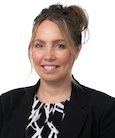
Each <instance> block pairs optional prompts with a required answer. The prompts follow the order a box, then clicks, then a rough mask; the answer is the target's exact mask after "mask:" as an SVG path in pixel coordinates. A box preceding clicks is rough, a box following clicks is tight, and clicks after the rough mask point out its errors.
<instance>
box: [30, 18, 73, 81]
mask: <svg viewBox="0 0 115 138" xmlns="http://www.w3.org/2000/svg"><path fill="white" fill-rule="evenodd" d="M31 54H32V57H31V58H32V62H33V65H34V68H35V70H36V72H37V73H38V75H39V76H40V78H41V79H43V80H45V81H53V82H54V81H60V80H65V79H69V78H70V77H71V69H72V64H73V56H72V55H71V53H70V51H69V50H68V48H67V47H66V44H65V41H64V38H63V36H62V33H61V31H60V29H59V27H58V26H57V24H56V23H54V22H52V21H49V20H45V21H43V22H42V23H41V24H40V25H39V27H38V29H37V32H36V36H35V39H34V42H33V47H32V48H31ZM68 77H69V78H68Z"/></svg>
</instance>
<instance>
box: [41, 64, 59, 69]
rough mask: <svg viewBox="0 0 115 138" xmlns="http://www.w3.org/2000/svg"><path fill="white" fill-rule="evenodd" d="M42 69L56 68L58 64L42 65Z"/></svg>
mask: <svg viewBox="0 0 115 138" xmlns="http://www.w3.org/2000/svg"><path fill="white" fill-rule="evenodd" d="M42 67H43V68H44V69H55V68H58V67H59V66H57V65H44V66H42Z"/></svg>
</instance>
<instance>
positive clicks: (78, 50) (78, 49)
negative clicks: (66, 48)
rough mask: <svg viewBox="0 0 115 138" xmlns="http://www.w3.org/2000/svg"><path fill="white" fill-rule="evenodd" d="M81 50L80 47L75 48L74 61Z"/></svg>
mask: <svg viewBox="0 0 115 138" xmlns="http://www.w3.org/2000/svg"><path fill="white" fill-rule="evenodd" d="M81 48H82V45H79V46H76V47H75V53H76V57H75V58H76V59H77V58H78V56H79V53H80V51H81Z"/></svg>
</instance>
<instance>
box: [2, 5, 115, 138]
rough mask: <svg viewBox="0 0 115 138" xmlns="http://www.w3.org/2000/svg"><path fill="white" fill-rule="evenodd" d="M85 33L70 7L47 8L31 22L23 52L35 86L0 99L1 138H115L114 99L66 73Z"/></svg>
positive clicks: (79, 12)
mask: <svg viewBox="0 0 115 138" xmlns="http://www.w3.org/2000/svg"><path fill="white" fill-rule="evenodd" d="M87 30H88V17H87V14H86V12H85V11H84V10H83V9H82V8H81V7H79V6H75V5H74V6H68V7H63V6H62V5H59V4H57V5H51V6H50V7H49V8H47V9H43V10H42V12H41V13H40V14H39V15H38V16H37V17H36V18H35V20H34V25H33V32H32V38H31V41H30V45H29V50H28V51H29V58H30V60H31V63H32V65H33V66H34V68H35V70H36V72H37V73H38V75H39V76H40V80H39V81H38V83H37V84H36V85H35V86H31V87H25V88H19V89H15V90H12V91H9V92H7V93H4V94H2V95H1V97H0V138H115V99H114V98H113V97H110V96H109V95H107V94H104V93H102V92H99V91H96V90H93V89H90V88H88V87H85V86H83V85H81V84H80V83H79V82H77V81H76V80H75V79H74V77H73V76H72V73H71V70H72V66H73V64H74V61H75V59H77V57H78V55H79V52H80V50H81V47H82V39H83V38H82V33H85V32H86V31H87Z"/></svg>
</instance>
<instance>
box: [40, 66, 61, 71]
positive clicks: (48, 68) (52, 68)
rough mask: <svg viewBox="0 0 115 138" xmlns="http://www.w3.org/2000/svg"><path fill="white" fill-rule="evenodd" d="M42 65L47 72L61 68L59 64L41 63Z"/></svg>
mask: <svg viewBox="0 0 115 138" xmlns="http://www.w3.org/2000/svg"><path fill="white" fill-rule="evenodd" d="M41 67H42V68H43V69H44V71H45V72H55V71H56V70H57V68H59V67H60V66H59V65H52V64H51V65H41Z"/></svg>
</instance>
